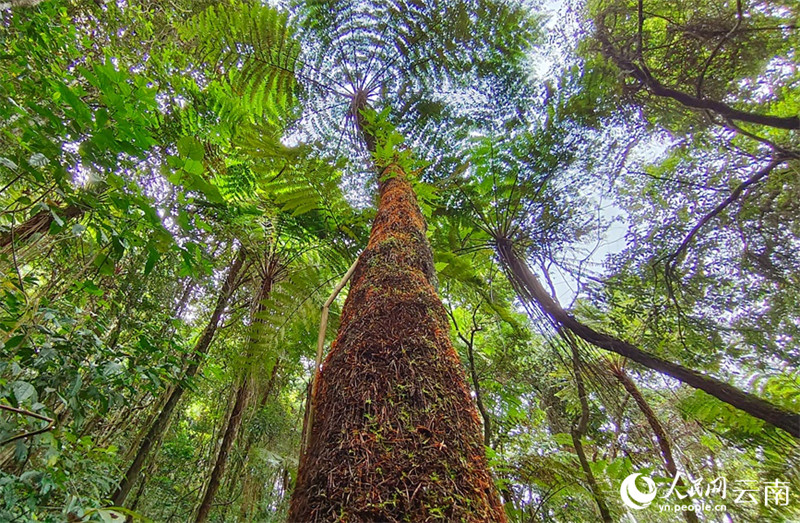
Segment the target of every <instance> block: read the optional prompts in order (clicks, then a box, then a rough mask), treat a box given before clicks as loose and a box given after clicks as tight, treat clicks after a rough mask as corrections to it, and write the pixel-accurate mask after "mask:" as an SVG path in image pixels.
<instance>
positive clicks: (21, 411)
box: [0, 405, 56, 447]
mask: <svg viewBox="0 0 800 523" xmlns="http://www.w3.org/2000/svg"><path fill="white" fill-rule="evenodd" d="M0 409H2V410H7V411H9V412H15V413H17V414H22V415H23V416H30V417H32V418H36V419H40V420H42V421H46V422H47V426H46V427H44V428H42V429H39V430H34V431H31V432H23V433H22V434H17V435H16V436H13V437H10V438H8V439H7V440H4V441H0V447H2V446H3V445H6V444H8V443H13V442H14V441H17V440H19V439H22V438H27V437H28V436H36V435H37V434H43V433H45V432H47V431H49V430H50V429H52V428H53V427H54V426H55V424H56V420H55V419H53V418H48V417H47V416H42V415H41V414H37V413H35V412H31V411H29V410H24V409H18V408H15V407H9V406H8V405H0Z"/></svg>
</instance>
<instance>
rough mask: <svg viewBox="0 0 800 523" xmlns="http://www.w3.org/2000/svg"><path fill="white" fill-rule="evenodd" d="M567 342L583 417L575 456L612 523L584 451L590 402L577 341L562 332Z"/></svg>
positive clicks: (578, 425)
mask: <svg viewBox="0 0 800 523" xmlns="http://www.w3.org/2000/svg"><path fill="white" fill-rule="evenodd" d="M561 335H562V336H563V337H564V339H565V340H566V342H567V343H568V344H569V347H570V349H571V351H572V369H573V371H574V372H575V384H576V385H577V388H578V399H579V400H580V403H581V415H580V417H579V418H578V421H577V423H575V424H573V426H572V429H571V430H570V434H571V435H572V445H573V446H574V447H575V454H577V455H578V461H579V462H580V464H581V469H582V470H583V475H584V476H585V477H586V483H588V484H589V492H591V494H592V497H593V498H594V502H595V503H596V504H597V509H598V510H599V511H600V517H601V518H602V519H603V522H604V523H612V522H613V520H612V519H611V513H610V512H609V511H608V505H607V504H606V500H605V497H604V496H603V491H602V490H601V489H600V485H598V484H597V480H596V479H595V477H594V473H593V472H592V467H591V466H590V465H589V460H588V459H586V452H584V450H583V441H582V440H581V438H583V436H584V434H586V429H587V427H588V425H589V401H588V399H587V398H586V387H585V386H584V384H583V376H582V375H581V359H580V356H579V355H578V349H577V348H576V347H575V340H574V339H573V338H572V337H571V336H570V334H569V333H564V332H561Z"/></svg>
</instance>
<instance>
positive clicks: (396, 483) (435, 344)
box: [289, 139, 506, 523]
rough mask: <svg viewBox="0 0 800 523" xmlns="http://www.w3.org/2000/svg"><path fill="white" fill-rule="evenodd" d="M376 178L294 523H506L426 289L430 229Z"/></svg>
mask: <svg viewBox="0 0 800 523" xmlns="http://www.w3.org/2000/svg"><path fill="white" fill-rule="evenodd" d="M369 145H370V144H369V142H368V146H369ZM369 148H370V149H371V150H374V139H373V146H372V147H369ZM382 174H383V179H382V180H381V181H380V184H379V192H380V204H379V207H378V213H377V216H376V217H375V221H374V223H373V226H372V233H371V236H370V240H369V244H368V246H367V248H366V249H365V251H364V252H363V253H362V255H361V257H360V260H359V263H358V266H357V268H356V270H355V272H354V274H353V278H352V280H351V287H350V292H349V295H348V296H347V300H346V302H345V306H344V310H343V312H342V317H341V323H340V327H339V332H338V336H337V338H336V341H335V342H334V343H333V346H332V347H331V351H330V354H329V355H328V357H327V358H326V360H325V362H324V364H323V366H322V370H321V372H319V373H318V375H317V376H316V380H318V381H317V386H316V392H315V395H314V396H313V397H312V403H313V408H314V412H315V414H314V418H313V420H314V421H313V423H312V424H311V427H310V431H311V433H310V442H309V446H308V448H307V449H306V451H305V453H304V455H303V457H302V460H301V464H300V470H299V473H298V479H297V485H296V487H295V490H294V493H293V496H292V500H291V507H290V513H289V520H290V521H295V522H304V523H305V522H314V521H336V520H346V521H349V522H360V521H387V522H394V521H427V520H446V521H505V520H506V518H505V513H504V511H503V508H502V505H501V504H500V501H499V499H498V497H497V494H496V492H495V489H494V486H493V484H492V479H491V476H490V474H489V471H488V468H487V465H486V460H485V456H484V447H483V438H482V434H481V428H480V421H479V419H478V413H477V411H476V410H475V406H474V404H473V402H472V400H471V398H470V395H469V391H468V388H467V385H466V380H465V376H464V370H463V368H462V366H461V362H460V361H459V359H458V356H457V355H456V353H455V351H454V350H453V347H452V344H451V342H450V337H449V326H448V322H447V316H446V312H445V310H444V307H443V306H442V303H441V301H440V300H439V297H438V296H437V295H436V292H435V290H434V287H433V285H432V281H433V279H434V274H435V273H434V266H433V257H432V253H431V249H430V245H429V244H428V241H427V238H426V236H425V229H426V225H425V220H424V218H423V216H422V213H421V212H420V210H419V206H418V204H417V201H416V196H415V195H414V191H413V189H412V187H411V184H410V183H409V181H408V180H407V179H406V174H405V173H404V172H403V170H402V169H401V168H400V167H399V166H398V165H394V164H392V165H389V166H388V167H387V168H386V169H385V170H384V172H383V173H382Z"/></svg>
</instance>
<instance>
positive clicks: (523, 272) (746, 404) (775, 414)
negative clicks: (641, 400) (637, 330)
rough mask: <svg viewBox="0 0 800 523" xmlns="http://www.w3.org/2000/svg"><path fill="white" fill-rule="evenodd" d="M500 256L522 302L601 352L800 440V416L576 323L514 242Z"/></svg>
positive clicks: (501, 243)
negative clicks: (733, 408) (533, 270)
mask: <svg viewBox="0 0 800 523" xmlns="http://www.w3.org/2000/svg"><path fill="white" fill-rule="evenodd" d="M497 253H498V256H499V257H500V260H501V262H502V264H503V265H504V266H505V268H506V271H507V274H508V276H509V279H510V280H511V281H512V283H513V285H514V286H515V288H516V290H517V293H518V294H519V297H520V299H521V300H523V301H525V302H526V303H536V304H537V305H538V306H539V307H540V308H541V309H542V310H543V311H544V312H545V313H546V314H547V315H548V316H550V317H551V318H552V319H553V320H554V321H555V322H557V323H558V324H560V325H562V326H563V327H565V328H567V329H569V330H570V331H572V332H573V333H574V334H575V335H577V336H578V337H579V338H582V339H583V340H585V341H587V342H589V343H591V344H592V345H594V346H596V347H599V348H601V349H604V350H607V351H610V352H614V353H616V354H619V355H620V356H624V357H626V358H630V359H631V360H633V361H635V362H636V363H639V364H640V365H643V366H645V367H647V368H648V369H652V370H655V371H657V372H660V373H661V374H664V375H666V376H670V377H672V378H675V379H676V380H678V381H681V382H683V383H685V384H686V385H689V386H690V387H693V388H695V389H700V390H702V391H703V392H706V393H707V394H710V395H711V396H714V397H715V398H717V399H718V400H720V401H722V402H724V403H727V404H728V405H731V406H732V407H736V408H737V409H741V410H743V411H744V412H746V413H748V414H750V415H751V416H753V417H756V418H758V419H760V420H763V421H765V422H767V423H769V424H771V425H773V426H775V427H778V428H780V429H783V430H785V431H786V432H788V433H789V434H791V435H792V436H794V437H796V438H797V437H800V414H797V413H795V412H790V411H788V410H786V409H784V408H781V407H778V406H777V405H774V404H772V403H770V402H768V401H766V400H763V399H761V398H759V397H758V396H755V395H753V394H750V393H748V392H744V391H742V390H740V389H737V388H736V387H734V386H732V385H730V384H728V383H725V382H723V381H720V380H718V379H716V378H713V377H711V376H707V375H705V374H701V373H700V372H698V371H696V370H692V369H689V368H686V367H684V366H683V365H680V364H677V363H673V362H671V361H667V360H665V359H662V358H659V357H658V356H653V355H652V354H648V353H646V352H644V351H642V350H640V349H639V348H637V347H635V346H633V345H631V344H630V343H628V342H625V341H622V340H619V339H617V338H614V337H613V336H609V335H608V334H604V333H601V332H597V331H595V330H594V329H592V328H591V327H589V326H587V325H584V324H582V323H581V322H579V321H578V320H576V319H575V318H574V317H573V316H572V315H570V314H569V313H567V312H566V311H565V310H564V309H562V308H561V306H560V305H558V303H556V302H555V301H554V300H553V298H552V297H551V296H550V295H549V294H548V293H547V291H546V290H545V289H544V287H542V284H541V283H540V282H539V280H538V278H536V276H535V275H534V274H533V272H531V270H530V268H529V267H528V265H527V264H526V263H525V262H524V261H523V260H521V259H520V258H519V256H517V254H516V253H515V252H514V249H513V246H512V245H511V242H510V241H508V240H504V239H498V240H497Z"/></svg>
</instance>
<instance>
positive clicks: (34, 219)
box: [0, 204, 85, 249]
mask: <svg viewBox="0 0 800 523" xmlns="http://www.w3.org/2000/svg"><path fill="white" fill-rule="evenodd" d="M53 212H55V213H56V214H57V215H58V217H59V218H62V219H64V220H65V221H66V220H72V219H73V218H77V217H79V216H82V215H83V213H84V212H85V209H84V208H83V207H78V206H77V205H74V204H70V205H67V206H66V207H63V208H62V207H57V208H55V209H53V210H52V211H45V210H42V211H39V212H37V213H36V214H34V215H33V216H31V217H30V218H28V219H27V220H26V221H25V222H23V223H21V224H19V225H18V226H17V227H14V228H13V229H12V230H11V231H9V232H7V233H5V234H2V235H0V249H2V248H3V247H6V246H8V245H10V244H11V241H12V240H13V241H15V242H18V241H25V240H27V239H28V238H30V237H31V236H33V235H34V234H36V233H37V232H47V231H48V230H49V229H50V224H51V223H53V221H54V220H55V218H53Z"/></svg>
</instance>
